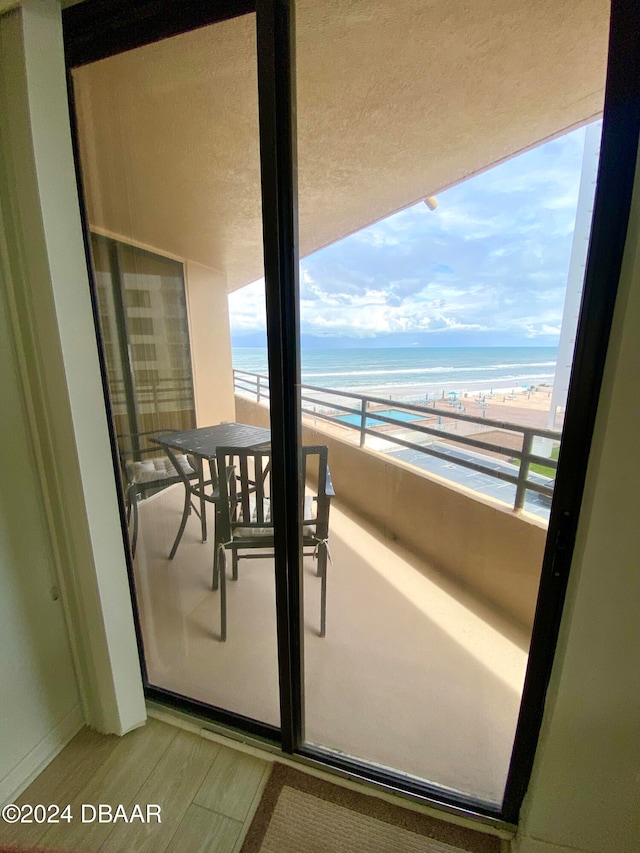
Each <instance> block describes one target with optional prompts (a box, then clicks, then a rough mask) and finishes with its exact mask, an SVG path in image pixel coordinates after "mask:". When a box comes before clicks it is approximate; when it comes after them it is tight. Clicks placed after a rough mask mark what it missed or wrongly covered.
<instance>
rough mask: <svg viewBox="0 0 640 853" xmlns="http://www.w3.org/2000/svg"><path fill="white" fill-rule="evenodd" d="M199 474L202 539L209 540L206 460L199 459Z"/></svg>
mask: <svg viewBox="0 0 640 853" xmlns="http://www.w3.org/2000/svg"><path fill="white" fill-rule="evenodd" d="M198 476H199V478H200V489H199V491H200V524H201V525H202V541H203V542H206V541H207V502H206V500H205V497H204V460H203V459H199V460H198Z"/></svg>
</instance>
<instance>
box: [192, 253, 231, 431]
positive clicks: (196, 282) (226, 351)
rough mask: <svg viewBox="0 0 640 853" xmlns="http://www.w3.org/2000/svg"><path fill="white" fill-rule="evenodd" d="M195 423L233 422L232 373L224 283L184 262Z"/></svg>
mask: <svg viewBox="0 0 640 853" xmlns="http://www.w3.org/2000/svg"><path fill="white" fill-rule="evenodd" d="M185 279H186V282H185V283H186V291H187V306H188V310H189V338H190V343H191V364H192V367H193V385H194V392H195V398H196V422H197V425H198V426H209V425H211V424H217V423H220V422H221V421H232V420H233V412H234V401H233V370H232V367H231V337H230V332H229V309H228V305H227V287H226V279H225V276H224V274H223V273H221V272H218V270H214V269H211V267H205V266H203V265H202V264H196V263H195V262H193V261H186V262H185Z"/></svg>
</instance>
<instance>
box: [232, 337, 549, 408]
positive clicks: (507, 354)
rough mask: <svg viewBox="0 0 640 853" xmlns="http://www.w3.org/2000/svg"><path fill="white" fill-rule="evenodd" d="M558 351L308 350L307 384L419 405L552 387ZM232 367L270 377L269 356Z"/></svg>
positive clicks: (237, 352) (236, 354)
mask: <svg viewBox="0 0 640 853" xmlns="http://www.w3.org/2000/svg"><path fill="white" fill-rule="evenodd" d="M557 352H558V351H557V348H556V347H433V348H431V347H406V348H400V347H398V348H390V347H388V348H384V347H378V348H369V347H366V348H362V349H357V348H349V349H347V348H345V349H319V348H314V349H311V348H307V349H303V351H302V382H303V384H305V385H316V386H320V387H323V388H332V389H336V390H344V391H347V390H348V391H355V392H365V391H366V392H368V393H370V394H377V395H379V396H384V397H393V398H394V399H406V400H409V399H418V398H422V397H424V396H425V395H426V394H433V395H440V394H442V393H448V392H449V391H457V392H463V391H480V390H482V391H491V390H492V389H494V388H513V389H514V390H515V389H519V388H522V387H525V386H530V385H548V386H551V385H553V377H554V372H555V366H556V358H557ZM233 366H234V368H236V369H237V370H246V371H249V372H251V373H261V374H266V373H267V352H266V350H264V349H260V348H249V347H236V348H234V349H233Z"/></svg>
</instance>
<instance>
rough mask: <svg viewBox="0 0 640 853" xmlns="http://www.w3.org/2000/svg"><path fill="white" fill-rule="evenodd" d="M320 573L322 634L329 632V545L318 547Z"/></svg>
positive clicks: (324, 544)
mask: <svg viewBox="0 0 640 853" xmlns="http://www.w3.org/2000/svg"><path fill="white" fill-rule="evenodd" d="M318 574H319V575H320V636H321V637H324V636H325V634H326V632H327V545H326V543H324V542H323V543H322V545H320V547H319V549H318Z"/></svg>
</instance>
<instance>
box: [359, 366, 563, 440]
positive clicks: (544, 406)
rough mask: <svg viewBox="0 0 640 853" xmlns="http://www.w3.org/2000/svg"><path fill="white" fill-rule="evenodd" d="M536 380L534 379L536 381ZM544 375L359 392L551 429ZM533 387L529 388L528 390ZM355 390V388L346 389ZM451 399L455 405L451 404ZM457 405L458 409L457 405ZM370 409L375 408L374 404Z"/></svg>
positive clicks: (558, 422) (558, 419)
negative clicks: (491, 382)
mask: <svg viewBox="0 0 640 853" xmlns="http://www.w3.org/2000/svg"><path fill="white" fill-rule="evenodd" d="M536 380H537V381H536ZM548 382H549V380H548V378H547V377H544V378H540V377H535V376H532V377H531V378H530V379H529V380H527V381H526V383H520V384H513V383H511V382H509V381H502V382H500V381H499V382H496V383H495V384H494V385H493V386H492V387H487V381H486V380H480V381H478V382H467V383H465V385H464V387H461V386H451V387H449V386H446V387H443V386H442V385H437V386H436V385H399V386H397V387H395V388H393V389H392V390H390V389H389V387H388V386H385V387H382V388H369V389H367V391H364V390H362V391H361V392H360V393H363V394H366V395H367V396H371V397H380V398H381V399H384V400H393V401H397V402H398V403H401V402H404V403H425V402H426V403H427V404H428V405H429V407H430V408H431V407H433V408H435V409H436V410H437V411H441V412H442V413H443V415H444V414H446V413H447V412H452V413H453V412H464V414H467V415H474V416H477V417H483V412H484V417H487V418H490V419H492V420H499V421H508V422H511V423H516V424H521V425H524V426H537V427H541V428H545V429H547V428H551V427H550V425H549V411H550V407H551V390H552V389H551V385H550V384H548ZM531 388H535V389H536V390H534V391H531V390H529V389H531ZM350 390H354V391H355V390H356V389H350ZM452 402H454V403H455V404H456V405H451V403H452ZM458 406H461V407H462V408H459V407H458ZM371 408H375V407H374V405H372V406H371ZM552 428H554V429H561V428H562V415H561V414H558V416H557V417H556V423H555V425H554V427H552Z"/></svg>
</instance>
